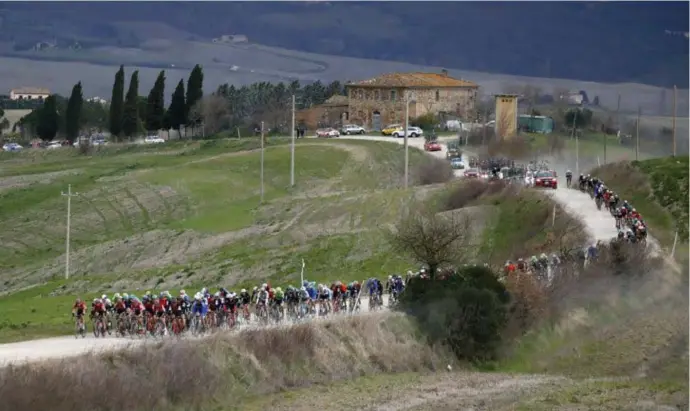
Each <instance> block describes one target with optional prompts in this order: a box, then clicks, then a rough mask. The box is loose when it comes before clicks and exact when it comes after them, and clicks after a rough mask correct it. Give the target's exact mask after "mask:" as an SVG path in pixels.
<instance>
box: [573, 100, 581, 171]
mask: <svg viewBox="0 0 690 411" xmlns="http://www.w3.org/2000/svg"><path fill="white" fill-rule="evenodd" d="M579 112H580V110H579V109H577V108H576V109H575V115H574V116H573V136H572V138H574V139H575V174H576V175H578V176H579V175H580V139H579V138H578V136H577V133H576V132H575V127H576V125H577V114H578V113H579Z"/></svg>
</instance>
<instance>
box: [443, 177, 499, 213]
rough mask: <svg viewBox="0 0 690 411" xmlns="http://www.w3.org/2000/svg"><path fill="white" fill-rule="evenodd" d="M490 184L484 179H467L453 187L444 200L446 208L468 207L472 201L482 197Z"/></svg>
mask: <svg viewBox="0 0 690 411" xmlns="http://www.w3.org/2000/svg"><path fill="white" fill-rule="evenodd" d="M488 188H489V184H488V183H487V182H485V181H482V180H478V179H477V180H474V179H472V180H467V181H463V182H462V183H460V184H459V185H457V186H455V187H453V188H452V189H451V190H450V193H448V196H447V197H446V199H445V202H444V210H446V211H447V210H456V209H458V208H463V207H467V206H468V205H469V204H470V203H472V202H473V201H475V200H477V199H478V198H479V197H481V196H482V195H483V194H484V193H485V192H486V190H488Z"/></svg>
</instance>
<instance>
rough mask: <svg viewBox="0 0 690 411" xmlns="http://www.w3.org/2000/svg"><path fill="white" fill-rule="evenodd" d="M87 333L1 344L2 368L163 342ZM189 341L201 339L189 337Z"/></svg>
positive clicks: (363, 309) (385, 300) (363, 308)
mask: <svg viewBox="0 0 690 411" xmlns="http://www.w3.org/2000/svg"><path fill="white" fill-rule="evenodd" d="M383 305H384V309H387V308H386V307H387V306H388V295H384V296H383ZM368 312H369V304H368V303H367V299H366V298H365V297H362V305H361V312H360V314H356V315H362V314H365V313H368ZM343 316H344V315H343ZM331 318H337V317H333V316H331V317H329V319H331ZM312 321H319V320H312ZM282 326H286V327H288V326H291V324H289V323H286V324H283V325H282ZM253 328H257V326H256V325H247V326H245V327H240V328H239V330H240V331H241V330H247V329H253ZM88 331H89V332H88V333H87V334H86V337H85V338H75V337H74V336H68V337H55V338H44V339H39V340H31V341H22V342H16V343H10V344H1V345H0V367H1V366H5V365H8V364H18V363H23V362H27V361H28V362H34V361H41V360H50V359H56V358H64V357H71V356H78V355H82V354H87V353H99V352H106V351H113V350H121V349H127V348H132V347H136V346H140V345H141V344H152V343H157V342H160V341H161V340H160V339H154V338H144V339H131V338H117V337H115V336H110V337H106V338H98V339H96V338H94V336H93V333H91V329H90V327H89V329H88ZM232 332H235V331H232ZM186 338H199V337H192V336H188V337H186ZM202 338H203V337H202ZM166 339H167V338H166Z"/></svg>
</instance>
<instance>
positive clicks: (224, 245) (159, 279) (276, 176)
mask: <svg viewBox="0 0 690 411" xmlns="http://www.w3.org/2000/svg"><path fill="white" fill-rule="evenodd" d="M285 143H286V140H281V139H275V140H273V141H271V142H270V144H269V146H268V148H267V149H266V153H265V160H264V161H265V170H264V178H265V193H264V194H265V197H264V203H263V204H261V203H260V168H259V164H260V159H259V157H260V153H259V152H258V151H257V150H256V147H257V145H258V141H257V140H255V139H246V140H240V141H237V140H219V141H212V142H203V143H189V144H186V143H174V144H172V145H169V146H167V145H166V146H163V147H157V148H151V147H134V148H133V147H131V146H120V147H118V146H112V147H107V148H105V149H104V150H99V151H97V152H95V153H94V154H93V155H91V156H80V155H78V154H77V152H76V151H74V150H56V151H26V152H24V153H19V154H18V155H14V156H13V155H11V154H16V153H3V154H1V155H0V223H1V224H0V227H2V228H1V229H0V239H2V240H1V241H2V243H3V245H5V247H3V249H2V250H0V257H1V258H0V261H2V263H0V265H1V266H2V274H0V281H1V282H2V284H3V287H2V288H3V295H4V296H2V297H0V307H2V309H4V310H5V312H7V313H9V315H8V316H7V317H5V318H4V319H3V320H2V321H0V340H5V341H7V340H14V339H21V338H27V337H37V336H46V335H53V334H56V333H58V334H59V333H64V332H66V331H67V332H69V329H70V327H69V318H68V317H67V316H66V315H65V313H67V312H69V307H70V304H71V302H72V301H73V299H74V298H75V297H76V296H82V297H88V296H90V295H92V294H96V293H97V294H100V293H102V292H108V293H111V292H115V291H119V292H123V291H128V292H135V293H137V294H141V293H142V292H143V291H145V290H146V289H156V290H164V289H169V290H171V291H174V290H178V289H180V288H187V289H195V288H197V287H198V288H201V287H203V286H211V287H218V286H221V285H222V286H230V287H252V286H254V285H256V283H258V282H264V281H266V280H270V281H272V282H273V283H274V284H282V285H286V284H287V283H289V282H294V281H296V280H298V278H299V268H300V266H301V260H302V259H304V260H305V261H306V262H307V267H306V270H305V274H306V276H307V278H309V279H312V280H315V281H327V280H335V279H342V280H354V279H357V280H362V279H363V276H366V275H371V274H375V275H384V274H386V275H387V274H390V273H392V272H403V271H405V270H407V269H409V268H410V266H411V265H412V264H413V261H410V260H409V259H408V258H406V257H405V256H400V255H397V254H395V253H392V252H390V250H389V246H388V243H387V242H386V241H385V238H384V237H383V236H384V233H383V230H382V228H385V227H387V226H389V225H390V224H392V223H394V222H395V221H396V220H397V219H398V217H399V216H400V214H401V210H402V209H403V207H404V205H405V204H406V203H407V202H409V201H425V200H426V199H427V198H428V197H429V195H430V194H432V193H433V192H434V190H438V188H439V187H434V186H430V187H416V188H414V189H413V190H410V191H404V190H402V189H401V186H402V175H403V167H402V165H403V155H402V147H401V146H399V145H397V144H389V143H377V142H365V141H364V142H347V141H329V142H319V141H314V140H312V141H308V142H300V143H299V145H298V147H297V149H296V187H294V188H290V187H289V180H290V171H289V170H290V156H289V147H288V146H287V145H286V144H285ZM425 161H429V158H428V157H426V156H424V155H423V154H422V153H421V152H420V151H417V150H413V151H412V152H411V165H412V175H413V178H414V176H415V175H416V174H415V170H416V167H417V165H419V164H421V163H422V162H425ZM67 184H72V189H73V190H74V191H76V192H79V194H80V195H79V196H78V197H75V198H74V199H73V201H72V225H71V227H72V229H71V240H72V241H71V244H72V251H71V255H70V262H71V264H70V267H71V270H70V271H71V278H70V279H69V280H64V261H65V260H64V235H65V211H66V204H65V199H64V197H61V196H60V195H59V193H60V191H61V190H65V188H66V186H67ZM27 304H28V305H29V306H30V307H31V308H30V309H29V310H27V309H26V306H27Z"/></svg>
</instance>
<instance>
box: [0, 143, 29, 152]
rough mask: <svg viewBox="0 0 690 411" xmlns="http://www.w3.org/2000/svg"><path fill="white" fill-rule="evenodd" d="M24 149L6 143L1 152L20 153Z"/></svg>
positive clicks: (15, 144) (17, 145) (14, 144)
mask: <svg viewBox="0 0 690 411" xmlns="http://www.w3.org/2000/svg"><path fill="white" fill-rule="evenodd" d="M23 148H24V147H22V146H20V145H19V144H17V143H7V144H5V145H3V146H2V150H3V151H22V149H23Z"/></svg>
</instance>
